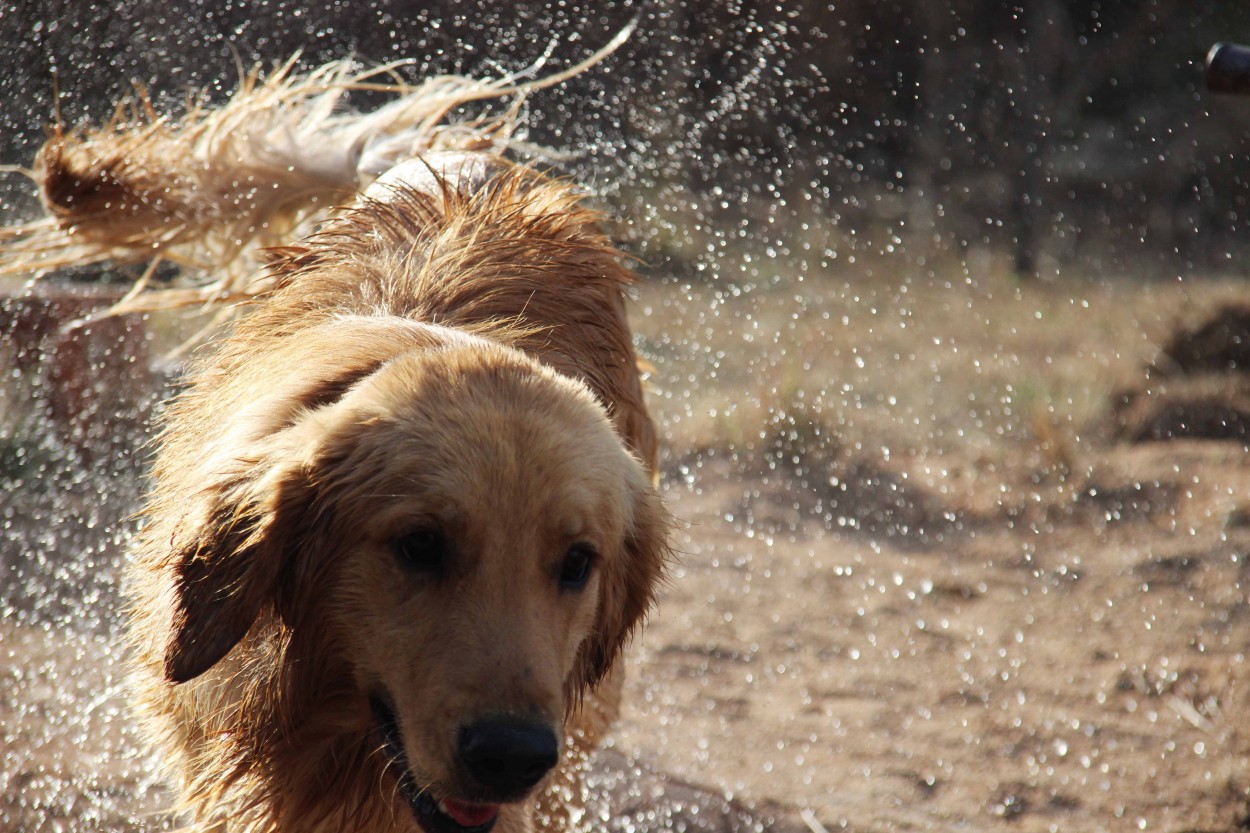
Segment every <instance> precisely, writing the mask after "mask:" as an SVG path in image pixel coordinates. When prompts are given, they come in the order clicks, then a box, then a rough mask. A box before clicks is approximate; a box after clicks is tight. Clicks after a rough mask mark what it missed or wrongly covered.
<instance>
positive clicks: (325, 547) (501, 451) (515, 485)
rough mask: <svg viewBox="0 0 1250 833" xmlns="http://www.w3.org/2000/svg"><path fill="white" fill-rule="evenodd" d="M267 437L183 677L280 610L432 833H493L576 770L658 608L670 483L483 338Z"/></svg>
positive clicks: (198, 589) (547, 377) (304, 414)
mask: <svg viewBox="0 0 1250 833" xmlns="http://www.w3.org/2000/svg"><path fill="white" fill-rule="evenodd" d="M336 384H337V385H338V386H339V387H342V384H341V380H340V381H339V382H337V383H336ZM314 398H315V397H314ZM262 445H263V446H264V449H263V450H261V451H259V452H257V454H256V456H258V457H259V458H260V459H259V461H257V462H255V463H254V466H255V468H256V469H257V470H258V475H259V476H258V477H257V479H256V483H257V484H258V485H257V488H256V489H253V490H252V491H253V498H252V499H251V500H252V505H251V506H250V508H246V509H241V508H239V507H235V508H234V509H233V512H230V511H222V512H221V513H219V514H221V515H222V516H223V517H234V518H235V519H236V520H235V521H234V522H233V523H234V524H235V525H236V526H238V522H237V519H238V518H239V517H240V516H242V517H245V518H246V519H247V520H246V523H245V524H243V528H245V529H246V530H247V531H248V533H249V534H248V535H247V536H246V539H245V540H243V541H242V542H241V543H238V544H236V545H232V546H224V547H220V550H221V552H220V553H217V552H214V551H213V550H212V549H211V548H210V549H209V550H208V558H205V548H204V547H203V545H200V551H199V553H198V554H197V555H196V556H195V557H193V558H190V559H188V562H187V563H189V564H191V565H193V566H192V567H191V568H190V569H188V570H184V574H183V575H182V576H181V577H180V593H181V595H180V599H179V602H180V607H179V613H178V615H176V617H175V626H174V634H173V638H172V639H171V642H170V645H169V648H168V651H167V656H166V664H167V669H169V675H170V676H171V677H172V678H174V679H176V680H177V679H185V678H188V677H191V676H195V675H196V674H198V673H200V672H202V671H203V670H205V669H206V668H207V667H209V666H211V665H212V664H213V663H215V662H216V661H217V660H218V659H219V658H220V655H221V654H223V653H224V651H223V650H222V646H223V645H225V643H226V642H229V643H230V645H233V643H234V641H237V640H238V639H239V638H241V637H242V635H243V634H244V633H245V632H246V630H247V627H248V626H250V624H251V622H252V621H254V619H255V617H256V615H257V614H258V612H259V610H260V609H261V608H263V607H264V606H265V605H266V604H272V605H273V608H274V609H275V610H276V611H277V612H278V615H279V616H280V617H281V618H282V620H283V621H284V623H285V624H286V626H287V627H288V628H289V629H290V633H291V634H292V640H293V641H292V644H293V645H295V646H298V647H297V648H296V649H293V650H294V651H295V652H296V653H301V652H302V653H303V654H305V655H309V654H311V655H313V656H314V657H315V656H316V655H318V654H322V655H324V654H327V653H328V654H331V655H334V656H335V657H337V658H338V662H337V663H336V665H338V666H341V667H345V668H349V669H350V672H349V673H350V674H351V676H352V678H353V682H354V688H355V690H356V691H357V692H358V695H359V706H360V709H361V710H362V712H365V713H367V714H368V715H369V725H368V726H367V727H364V728H363V731H366V732H368V733H370V736H371V737H370V738H369V740H368V741H367V742H371V743H373V744H374V745H375V746H377V747H379V748H380V749H381V752H380V755H381V757H382V760H383V761H384V763H385V765H386V768H387V770H388V771H389V772H390V773H391V776H390V777H394V778H396V779H398V786H399V789H398V791H396V789H395V787H394V785H393V782H392V786H390V787H387V786H385V785H381V784H380V785H379V790H381V791H383V792H385V793H386V795H387V797H388V798H392V797H396V796H398V798H396V800H400V799H402V800H405V801H406V802H407V803H408V804H409V805H410V807H411V809H412V811H413V813H414V814H415V816H416V818H417V820H418V821H419V822H421V823H422V826H423V827H425V828H426V829H427V830H429V831H432V833H444V832H445V831H459V830H464V829H485V828H486V827H488V826H489V825H491V824H492V823H493V822H494V820H495V818H496V817H497V815H498V813H499V812H500V809H501V806H500V805H503V804H510V803H514V802H518V801H520V800H522V799H525V798H526V797H527V796H529V795H530V794H531V793H532V792H533V790H534V788H535V787H536V786H537V784H539V783H540V782H541V781H542V780H543V778H544V777H545V776H546V774H547V773H548V772H549V770H551V769H552V767H553V766H554V765H555V764H556V763H557V760H558V757H559V755H560V753H561V750H562V743H563V737H562V726H563V723H564V720H565V718H566V716H567V715H568V714H569V712H570V710H571V709H573V708H574V707H575V706H576V705H577V702H578V700H579V698H580V697H581V696H582V694H583V693H584V692H585V691H586V690H587V688H588V687H590V686H592V685H593V684H594V683H595V682H597V680H598V679H599V678H600V677H601V676H602V675H603V674H605V673H606V672H607V670H608V668H609V667H610V666H611V664H612V663H613V661H614V659H615V657H616V655H617V653H618V652H619V650H620V648H621V646H622V643H623V642H624V640H625V639H626V638H627V636H628V634H629V632H630V631H631V629H632V628H633V627H634V625H635V624H636V623H637V622H638V620H639V619H640V617H641V616H642V615H643V613H644V612H645V611H646V609H647V607H648V606H649V604H650V601H651V597H652V593H653V590H654V586H655V584H656V582H657V580H658V578H659V574H660V572H661V570H662V566H663V560H664V558H665V554H666V534H667V516H666V514H665V512H664V510H663V508H662V507H661V505H660V503H659V500H658V498H657V496H656V495H655V493H654V490H653V489H652V488H651V486H650V484H649V478H648V477H647V476H646V474H645V473H644V471H643V470H642V467H641V466H640V465H639V463H638V462H637V460H636V459H635V458H634V457H633V456H632V455H630V454H629V452H628V451H626V450H625V448H624V446H623V444H622V442H621V440H620V438H619V437H618V436H617V435H616V433H615V432H614V431H613V429H612V427H611V425H610V423H609V421H608V419H607V417H606V414H605V413H604V411H603V408H602V407H601V406H600V405H599V404H598V403H597V402H596V401H595V400H594V398H593V397H592V395H591V394H590V393H589V392H588V391H587V390H585V389H584V387H582V386H581V385H579V384H576V383H573V382H571V381H570V380H568V379H565V378H562V377H560V376H558V375H557V374H554V373H552V372H550V371H546V370H544V369H542V368H540V367H539V366H538V365H536V364H535V363H534V362H532V361H531V360H529V359H526V358H524V357H522V356H520V355H519V354H516V353H514V352H513V351H508V350H506V349H503V348H498V347H483V346H481V345H480V344H473V345H469V346H467V347H466V346H463V345H462V346H453V347H449V348H442V349H436V350H423V351H413V352H412V353H409V354H405V355H404V356H401V357H399V358H397V359H394V360H392V361H389V362H386V363H384V364H382V365H380V366H379V367H377V368H374V369H372V370H371V372H369V373H368V374H366V375H364V376H363V377H362V378H360V379H358V380H355V381H354V382H353V383H352V384H350V385H348V386H346V388H345V389H344V390H343V391H342V395H341V396H340V397H339V398H337V399H335V400H333V401H330V402H327V403H325V404H320V405H319V406H318V407H314V408H305V409H303V410H301V411H300V412H299V413H298V414H296V415H295V416H294V418H293V419H291V420H288V421H287V422H286V424H285V427H282V428H281V429H280V430H279V431H277V432H274V433H273V434H271V435H269V436H268V437H266V438H264V440H263V443H262ZM238 491H239V490H238V489H237V488H236V489H235V490H234V492H233V493H237V492H238ZM207 514H208V516H209V517H210V518H211V517H213V516H214V513H213V512H211V511H210V512H208V513H207ZM214 558H216V559H219V560H220V561H222V562H223V564H225V565H228V566H221V565H214V564H212V563H211V559H214ZM261 562H263V563H261ZM222 582H226V583H227V584H228V585H229V586H230V589H229V590H226V591H224V592H223V588H222V587H220V586H218V585H220V584H221V583H222ZM179 623H181V627H179ZM210 630H211V631H212V632H213V633H214V634H216V635H215V636H213V637H211V638H206V637H205V634H206V633H208V632H209V631H210ZM223 632H228V633H229V634H232V635H231V636H229V637H222V636H221V634H222V633H223ZM230 645H225V650H228V649H229V647H230Z"/></svg>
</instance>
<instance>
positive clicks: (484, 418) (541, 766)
mask: <svg viewBox="0 0 1250 833" xmlns="http://www.w3.org/2000/svg"><path fill="white" fill-rule="evenodd" d="M599 57H602V55H598V56H595V58H594V60H598V58H599ZM377 77H378V76H377V75H371V74H368V73H355V74H353V73H349V72H348V71H347V69H346V68H345V66H343V65H335V66H333V67H330V68H323V69H322V70H318V71H316V72H314V73H312V74H309V75H304V76H300V75H297V74H295V73H294V72H293V71H292V70H291V68H290V67H289V66H287V67H283V68H281V69H280V70H279V71H278V72H277V73H275V75H274V76H273V77H272V78H271V79H270V80H269V81H265V82H261V81H259V80H258V79H257V78H256V77H255V76H253V77H251V78H249V79H247V80H246V81H245V83H244V85H243V88H242V89H241V90H240V92H239V93H238V94H237V95H236V97H235V98H234V99H233V100H232V101H230V102H228V103H227V104H226V105H223V106H222V107H221V108H217V109H211V108H207V107H194V106H193V107H192V108H191V109H190V110H189V112H188V113H187V114H186V116H185V117H183V118H182V120H181V121H178V120H170V119H160V118H156V117H155V115H154V114H152V113H150V112H148V111H147V109H148V108H147V105H146V104H145V103H144V102H143V101H142V100H141V101H140V103H139V104H138V105H135V106H133V107H131V108H129V109H125V108H123V109H122V110H119V116H118V117H117V118H116V119H115V120H114V122H113V123H111V124H110V125H108V126H106V127H104V128H100V129H97V130H79V131H71V132H67V131H65V130H63V129H61V128H57V129H56V130H55V131H54V132H53V135H52V138H51V140H50V141H49V143H48V145H47V146H46V147H45V148H44V150H43V151H42V153H41V155H40V157H39V159H38V161H37V166H36V169H35V170H34V171H33V175H34V176H35V177H36V178H37V179H38V180H39V182H40V184H41V186H42V196H43V200H44V203H45V206H46V207H47V210H48V215H49V216H48V219H46V220H43V221H38V222H36V223H32V224H29V225H28V226H26V227H22V228H21V229H17V230H13V231H11V232H10V233H9V239H10V247H9V252H8V254H7V255H6V256H7V257H8V258H10V260H9V261H7V262H6V263H5V264H4V265H5V266H6V267H7V268H9V269H10V270H12V269H13V268H15V267H14V266H13V263H14V262H15V261H14V258H17V257H19V255H20V257H24V258H25V259H26V263H27V264H29V263H30V262H31V259H32V258H33V259H35V260H36V261H38V262H39V263H42V264H44V265H60V264H63V263H69V262H85V261H91V260H99V259H104V258H108V259H111V260H114V261H117V260H122V261H124V260H140V259H143V258H149V257H153V256H156V257H158V258H161V259H165V260H174V261H176V262H179V263H182V264H183V265H184V266H187V267H188V268H189V269H194V268H199V269H204V270H210V271H213V272H214V274H216V275H218V280H217V281H216V282H215V283H213V284H211V285H210V286H209V287H207V288H204V287H200V288H193V289H187V290H181V292H182V293H183V294H182V295H180V296H177V298H176V301H177V302H179V303H185V302H186V301H187V299H188V298H195V299H204V298H211V297H213V296H217V297H225V298H233V299H245V300H247V301H248V303H249V305H250V309H249V311H247V312H246V314H244V315H242V316H240V317H238V318H237V319H236V320H235V321H234V322H233V323H232V324H231V325H230V326H229V328H228V330H227V331H226V332H225V334H224V335H221V336H220V337H218V338H217V339H216V340H215V342H214V343H213V344H212V345H211V346H210V347H208V348H201V350H200V355H199V356H198V357H197V358H196V360H195V361H194V362H192V364H191V367H190V370H189V371H188V374H187V377H186V383H185V387H184V389H183V390H182V391H181V392H180V393H179V394H178V395H177V396H176V397H175V399H174V400H173V402H172V403H171V404H170V405H169V407H168V408H167V410H166V412H165V414H164V416H163V423H162V425H163V430H162V433H161V434H160V436H159V439H158V442H157V448H156V457H155V463H154V468H153V471H152V486H151V491H150V495H149V497H148V499H147V502H146V505H145V506H144V508H143V510H142V513H141V516H142V519H143V524H142V527H141V530H140V532H139V533H138V534H137V538H136V541H135V544H134V547H133V552H132V554H131V558H130V561H129V565H128V569H127V575H126V582H127V587H126V592H127V597H128V600H129V606H130V607H129V616H130V627H129V634H130V639H131V640H132V643H133V647H134V664H135V675H134V676H135V680H136V683H137V699H138V702H139V704H140V707H141V709H142V712H143V716H144V720H145V725H146V727H147V730H148V733H149V736H150V738H151V740H152V742H153V743H154V744H155V746H156V748H157V749H158V750H159V752H160V753H161V756H162V758H163V760H164V761H165V762H166V763H167V764H168V767H169V770H170V772H171V775H172V778H173V780H174V783H175V784H176V789H177V794H178V797H179V804H178V809H179V810H180V811H181V812H182V813H183V814H184V815H185V817H186V820H187V821H188V823H189V824H190V825H191V826H192V827H193V828H194V829H203V830H214V831H229V832H230V833H238V832H239V831H300V832H301V833H306V832H307V831H369V832H370V833H380V832H381V831H396V833H399V831H413V830H415V829H421V830H423V831H425V833H485V831H489V830H492V829H493V830H494V831H496V833H520V831H531V830H552V831H555V830H573V829H590V828H593V827H594V823H593V822H592V821H590V820H587V819H584V818H580V815H581V804H582V798H581V794H582V793H581V791H582V785H581V782H580V780H579V779H580V776H579V769H580V767H581V766H582V764H583V762H584V759H585V757H586V756H587V754H588V753H589V752H590V751H591V750H593V748H594V747H595V745H596V744H597V742H598V741H599V738H600V736H601V735H602V734H603V732H604V730H605V729H606V727H607V725H608V723H609V722H610V721H611V719H612V718H613V716H614V714H615V711H616V708H617V698H618V694H619V686H620V673H619V668H620V655H621V649H622V646H623V645H624V644H625V643H626V641H627V639H628V638H629V636H630V634H631V632H633V631H634V629H635V628H636V627H637V626H638V624H639V623H640V621H641V619H642V618H643V617H644V615H645V613H646V611H647V610H648V608H649V606H650V605H651V603H652V599H653V593H654V590H655V588H656V586H657V582H659V581H660V580H661V577H662V573H663V570H664V565H665V562H666V559H667V557H668V552H669V550H668V544H667V536H668V527H669V517H668V515H667V513H666V511H665V509H664V507H663V506H662V504H661V501H660V499H659V498H658V496H657V493H656V490H655V486H654V482H655V481H654V473H655V472H654V466H655V432H654V429H653V426H652V423H651V421H650V419H649V417H648V415H647V411H646V408H645V406H644V403H643V394H642V389H641V383H640V379H639V373H638V370H637V360H636V358H635V355H634V352H633V348H632V342H631V335H630V331H629V328H628V325H627V322H626V317H625V307H624V299H623V291H624V287H625V286H626V285H627V284H628V283H629V282H630V281H631V280H632V279H633V275H632V274H631V272H630V271H629V270H628V268H626V267H625V266H624V265H622V257H621V254H620V253H619V252H618V251H617V250H616V249H615V248H614V246H613V244H612V243H611V241H610V240H609V239H608V237H606V236H605V234H604V232H603V231H602V229H601V228H600V217H599V216H598V215H597V214H596V213H594V212H593V211H592V210H590V209H589V208H587V207H586V206H585V204H584V201H583V198H582V196H581V195H580V194H579V193H578V192H577V191H576V190H575V189H574V188H573V187H572V186H571V185H570V184H569V183H567V182H565V181H562V180H559V179H557V178H553V177H552V176H550V175H547V174H545V173H542V172H540V171H538V170H536V169H535V168H533V167H530V166H527V165H522V164H518V163H516V162H513V161H510V160H509V158H506V157H505V156H504V155H503V149H504V148H505V146H506V145H507V143H508V142H509V141H510V140H511V138H512V128H513V126H514V120H515V117H516V110H515V108H514V109H512V110H509V111H508V112H507V113H505V114H504V115H503V116H499V117H496V118H493V119H479V120H477V121H473V122H467V123H466V122H461V123H459V124H451V125H449V124H446V123H445V122H444V121H443V119H442V117H443V116H444V115H446V113H447V112H448V111H449V110H451V109H452V108H453V107H455V106H457V105H459V104H463V103H464V102H466V101H474V100H480V99H483V98H487V97H490V96H497V95H513V94H517V93H523V92H525V85H523V84H520V83H518V82H517V81H516V79H515V78H513V79H503V80H502V81H496V82H491V83H489V84H482V83H478V82H470V81H468V80H467V79H455V80H454V83H453V82H449V81H448V79H438V84H437V85H436V86H434V87H430V86H429V85H426V86H423V87H420V88H411V87H406V86H396V87H394V88H393V89H394V91H395V92H397V93H398V94H399V97H398V98H397V99H396V100H394V101H393V102H391V103H390V104H388V105H386V106H384V107H381V108H379V109H378V110H376V111H374V112H372V113H350V112H344V111H343V110H342V108H341V107H340V106H339V97H340V96H341V95H342V94H343V92H344V90H347V89H351V88H355V87H362V86H363V87H370V86H371V85H372V86H371V88H375V87H378V86H384V85H382V84H377V83H375V81H376V78H377ZM370 79H374V80H370ZM387 84H390V82H387ZM449 84H450V86H449ZM335 204H337V206H338V207H337V208H336V209H335V210H333V211H331V212H327V211H326V209H327V208H328V207H329V206H332V205H335ZM262 244H263V245H267V246H269V248H268V249H267V250H266V251H264V252H258V247H259V246H261V245H262ZM276 244H280V245H278V247H276V248H275V247H274V246H275V245H276ZM14 252H17V253H18V254H14ZM265 259H267V263H266V264H264V265H262V266H261V267H260V268H259V271H258V273H257V274H256V275H254V276H252V277H251V278H250V279H249V280H247V282H246V283H244V284H240V283H238V282H237V280H236V278H235V277H234V276H237V275H238V274H239V273H240V272H241V271H242V270H243V269H245V268H251V267H252V265H254V264H255V263H257V262H260V261H262V260H265ZM220 275H227V276H229V277H228V280H226V279H222V278H220ZM232 282H233V283H232ZM188 293H189V294H188ZM175 295H177V291H175ZM137 297H138V298H139V299H142V298H143V297H145V296H144V295H140V296H137ZM134 303H137V302H132V306H131V308H134ZM152 303H153V304H154V305H155V304H158V303H159V298H158V299H157V300H156V301H153V302H152ZM123 306H124V305H123Z"/></svg>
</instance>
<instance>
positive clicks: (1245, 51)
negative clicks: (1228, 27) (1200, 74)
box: [1207, 43, 1250, 95]
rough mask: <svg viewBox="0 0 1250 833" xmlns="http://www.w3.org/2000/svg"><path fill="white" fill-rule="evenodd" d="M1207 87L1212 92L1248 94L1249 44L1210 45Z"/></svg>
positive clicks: (1249, 87) (1249, 90)
mask: <svg viewBox="0 0 1250 833" xmlns="http://www.w3.org/2000/svg"><path fill="white" fill-rule="evenodd" d="M1207 89H1208V90H1210V91H1211V92H1213V93H1236V94H1239V95H1247V94H1250V46H1242V45H1241V44H1237V43H1217V44H1216V45H1215V46H1212V47H1211V51H1209V52H1208V53H1207Z"/></svg>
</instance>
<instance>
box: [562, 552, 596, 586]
mask: <svg viewBox="0 0 1250 833" xmlns="http://www.w3.org/2000/svg"><path fill="white" fill-rule="evenodd" d="M594 561H595V551H594V550H593V549H592V548H591V547H590V545H589V544H574V545H573V546H571V547H569V551H568V552H566V553H565V554H564V563H562V564H561V565H560V587H561V588H563V589H564V590H581V589H582V587H584V586H585V585H586V579H588V578H590V568H591V567H592V566H593V565H594Z"/></svg>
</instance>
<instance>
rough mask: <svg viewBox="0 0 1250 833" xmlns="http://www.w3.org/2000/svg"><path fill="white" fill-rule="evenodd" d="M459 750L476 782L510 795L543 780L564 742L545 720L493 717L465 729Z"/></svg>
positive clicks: (462, 760)
mask: <svg viewBox="0 0 1250 833" xmlns="http://www.w3.org/2000/svg"><path fill="white" fill-rule="evenodd" d="M456 751H457V753H458V754H459V756H460V763H461V764H462V765H463V766H464V768H465V769H466V770H467V771H468V773H469V774H470V775H471V776H473V779H474V780H475V781H477V782H478V783H479V784H481V785H482V786H483V787H486V788H487V789H489V790H491V791H492V792H493V793H495V794H496V795H497V796H499V797H500V798H507V797H510V796H515V795H518V794H520V793H523V792H525V791H526V790H528V789H529V788H530V787H532V786H534V785H535V784H537V783H538V782H539V781H541V780H542V777H543V776H544V775H546V774H547V772H548V770H550V769H551V768H552V767H553V766H555V765H556V761H558V760H559V758H560V742H559V741H558V740H557V739H556V736H555V733H554V732H552V731H551V729H550V728H548V727H547V726H545V725H543V724H541V723H532V722H530V721H527V720H518V719H516V718H510V717H491V718H486V719H484V720H479V721H477V722H476V723H471V724H469V725H468V726H465V727H464V728H462V729H461V730H460V737H459V739H458V745H457V750H456Z"/></svg>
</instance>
